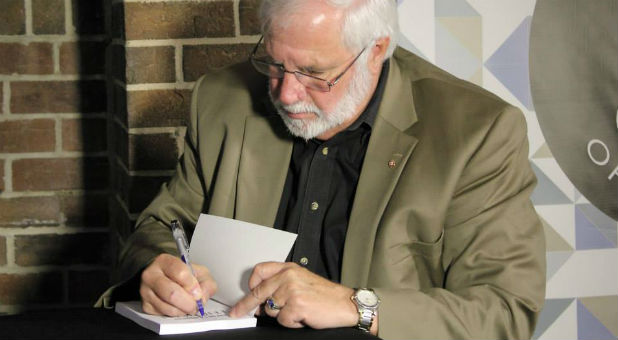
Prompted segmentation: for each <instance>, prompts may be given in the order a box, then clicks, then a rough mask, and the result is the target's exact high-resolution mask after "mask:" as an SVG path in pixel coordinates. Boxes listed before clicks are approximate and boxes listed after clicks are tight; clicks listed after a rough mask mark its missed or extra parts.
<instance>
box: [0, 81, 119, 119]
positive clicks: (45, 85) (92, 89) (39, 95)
mask: <svg viewBox="0 0 618 340" xmlns="http://www.w3.org/2000/svg"><path fill="white" fill-rule="evenodd" d="M106 101H107V100H106V95H105V81H102V80H84V81H15V82H11V112H12V113H71V112H81V113H89V112H105V110H106V109H105V107H106Z"/></svg>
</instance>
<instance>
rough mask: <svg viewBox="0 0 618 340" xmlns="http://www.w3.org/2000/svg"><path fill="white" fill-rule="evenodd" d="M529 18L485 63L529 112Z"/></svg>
mask: <svg viewBox="0 0 618 340" xmlns="http://www.w3.org/2000/svg"><path fill="white" fill-rule="evenodd" d="M531 22H532V17H531V16H528V17H526V18H525V19H524V21H522V23H521V24H519V26H518V27H517V28H516V29H515V31H513V33H511V35H510V36H509V37H508V38H507V39H506V40H505V41H504V43H503V44H502V46H500V47H499V48H498V49H497V50H496V52H495V53H494V54H493V55H492V56H491V57H490V58H489V59H488V60H487V62H485V67H487V69H488V70H489V71H491V73H493V74H494V76H496V78H498V80H500V82H501V83H502V84H504V86H506V88H508V89H509V91H511V93H512V94H513V95H514V96H515V97H516V98H517V99H518V100H519V101H520V102H521V103H522V104H524V106H526V108H527V109H528V110H531V111H533V110H534V105H533V104H532V94H531V92H530V74H529V73H528V70H529V59H528V51H529V49H530V24H531Z"/></svg>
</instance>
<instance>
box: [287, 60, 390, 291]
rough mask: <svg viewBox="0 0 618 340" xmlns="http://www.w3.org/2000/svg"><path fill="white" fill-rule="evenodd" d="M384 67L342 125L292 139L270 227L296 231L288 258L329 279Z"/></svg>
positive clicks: (334, 274) (337, 270) (338, 257)
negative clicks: (359, 109)
mask: <svg viewBox="0 0 618 340" xmlns="http://www.w3.org/2000/svg"><path fill="white" fill-rule="evenodd" d="M388 68H389V62H388V61H386V62H385V63H384V66H383V67H382V73H381V74H380V78H379V80H378V85H377V87H376V90H375V92H374V94H373V97H372V98H371V100H370V101H369V104H368V105H367V107H366V108H365V110H364V111H363V113H362V114H361V115H360V116H359V118H358V119H357V120H356V121H355V122H354V123H353V124H352V125H351V126H349V127H348V128H347V129H346V130H344V131H341V132H339V133H338V134H336V135H335V136H333V137H332V138H330V139H329V140H326V141H320V140H317V139H315V138H314V139H311V140H309V141H307V142H305V141H304V140H303V139H301V138H295V139H294V149H293V151H292V159H291V161H290V168H289V170H288V174H287V177H286V180H285V186H284V189H283V194H282V197H281V202H280V203H279V210H278V212H277V218H276V220H275V228H277V229H282V230H286V231H290V232H293V233H297V234H298V237H297V239H296V243H295V244H294V247H293V248H292V251H291V253H290V255H289V256H288V261H293V262H296V263H300V264H301V265H304V266H305V267H307V268H308V269H309V270H311V271H313V272H314V273H316V274H319V275H321V276H323V277H325V278H328V279H330V280H332V281H335V282H339V281H340V278H341V261H342V259H343V245H344V242H345V236H346V232H347V229H348V221H349V219H350V213H351V211H352V203H353V201H354V194H355V192H356V186H357V184H358V179H359V176H360V172H361V167H362V165H363V160H364V158H365V153H366V151H367V146H368V144H369V137H370V136H371V128H372V126H373V123H374V121H375V118H376V115H377V114H378V107H379V106H380V102H381V101H382V94H383V93H384V86H385V85H386V78H387V75H388Z"/></svg>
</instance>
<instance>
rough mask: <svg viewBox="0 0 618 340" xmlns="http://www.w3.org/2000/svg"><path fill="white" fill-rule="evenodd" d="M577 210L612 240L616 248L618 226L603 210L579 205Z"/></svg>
mask: <svg viewBox="0 0 618 340" xmlns="http://www.w3.org/2000/svg"><path fill="white" fill-rule="evenodd" d="M575 206H576V207H577V209H580V210H581V211H582V212H583V213H584V215H586V217H587V218H588V220H589V221H590V222H592V224H593V225H594V226H595V227H596V228H597V229H599V231H600V232H601V233H602V234H603V235H604V236H605V237H606V238H607V239H608V240H610V241H611V242H612V243H613V244H614V246H615V245H616V244H617V243H618V235H617V234H618V230H617V227H618V224H616V221H614V220H612V219H611V218H610V217H609V216H607V215H605V213H603V212H602V211H601V210H599V209H598V208H597V207H595V206H594V205H592V204H588V203H585V204H577V205H575Z"/></svg>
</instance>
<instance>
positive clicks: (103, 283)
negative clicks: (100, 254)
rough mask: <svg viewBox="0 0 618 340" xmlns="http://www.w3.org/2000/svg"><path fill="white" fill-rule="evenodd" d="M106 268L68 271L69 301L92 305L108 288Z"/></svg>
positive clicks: (108, 280)
mask: <svg viewBox="0 0 618 340" xmlns="http://www.w3.org/2000/svg"><path fill="white" fill-rule="evenodd" d="M109 286H110V279H109V272H108V271H107V270H88V271H76V270H71V271H69V303H72V304H86V305H88V306H92V305H93V304H94V303H95V301H97V299H98V297H99V296H100V295H101V294H103V292H104V291H105V290H106V289H107V288H109Z"/></svg>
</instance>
